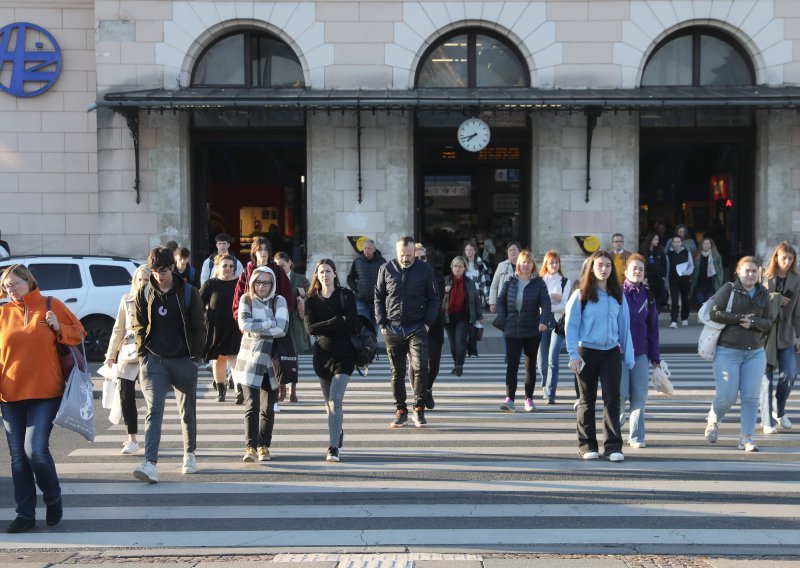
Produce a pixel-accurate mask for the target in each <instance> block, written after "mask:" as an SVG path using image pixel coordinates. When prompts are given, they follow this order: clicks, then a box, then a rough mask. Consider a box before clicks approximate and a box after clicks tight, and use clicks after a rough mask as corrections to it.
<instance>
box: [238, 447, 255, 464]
mask: <svg viewBox="0 0 800 568" xmlns="http://www.w3.org/2000/svg"><path fill="white" fill-rule="evenodd" d="M257 459H258V455H256V451H255V450H254V449H253V448H249V447H248V448H247V449H245V451H244V457H243V458H242V461H243V462H245V463H253V462H255V461H256V460H257Z"/></svg>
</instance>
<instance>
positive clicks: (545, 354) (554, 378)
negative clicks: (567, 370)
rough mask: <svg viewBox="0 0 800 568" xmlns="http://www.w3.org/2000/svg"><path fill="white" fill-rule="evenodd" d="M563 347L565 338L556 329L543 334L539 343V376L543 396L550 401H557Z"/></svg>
mask: <svg viewBox="0 0 800 568" xmlns="http://www.w3.org/2000/svg"><path fill="white" fill-rule="evenodd" d="M562 317H563V316H562ZM563 346H564V338H563V337H561V336H560V335H558V334H557V333H556V330H555V328H553V329H548V330H547V331H545V332H544V333H542V340H541V341H540V342H539V359H538V360H537V365H536V366H537V367H539V374H541V375H542V391H543V393H542V394H543V396H544V398H546V399H548V400H555V399H556V387H558V358H559V356H560V355H561V348H562V347H563Z"/></svg>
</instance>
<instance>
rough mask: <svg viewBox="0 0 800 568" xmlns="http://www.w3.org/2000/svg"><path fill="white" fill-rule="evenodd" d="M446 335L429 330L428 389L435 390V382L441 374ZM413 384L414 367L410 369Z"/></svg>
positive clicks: (409, 373)
mask: <svg viewBox="0 0 800 568" xmlns="http://www.w3.org/2000/svg"><path fill="white" fill-rule="evenodd" d="M443 347H444V335H443V334H442V335H439V334H436V333H431V332H430V331H429V332H428V390H433V383H434V382H436V377H438V376H439V367H440V366H441V364H442V348H443ZM408 375H409V379H410V380H411V384H412V385H413V384H414V380H415V379H414V367H413V366H412V367H411V368H409V369H408Z"/></svg>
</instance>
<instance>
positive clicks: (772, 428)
mask: <svg viewBox="0 0 800 568" xmlns="http://www.w3.org/2000/svg"><path fill="white" fill-rule="evenodd" d="M762 430H763V431H764V434H777V433H778V428H777V427H776V426H768V425H766V424H764V426H763V427H762Z"/></svg>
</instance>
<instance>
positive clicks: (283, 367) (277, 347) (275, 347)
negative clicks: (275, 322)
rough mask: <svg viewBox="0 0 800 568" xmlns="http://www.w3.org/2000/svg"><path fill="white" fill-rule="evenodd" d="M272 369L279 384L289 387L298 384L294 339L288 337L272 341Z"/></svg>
mask: <svg viewBox="0 0 800 568" xmlns="http://www.w3.org/2000/svg"><path fill="white" fill-rule="evenodd" d="M272 369H273V370H274V371H275V378H276V379H278V384H281V385H289V384H294V383H296V382H297V377H298V373H297V353H295V351H294V345H293V344H292V338H291V337H289V336H288V335H284V336H283V337H276V338H275V339H273V340H272Z"/></svg>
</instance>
